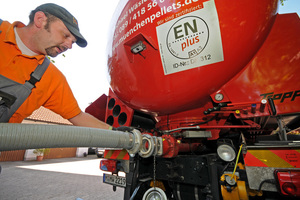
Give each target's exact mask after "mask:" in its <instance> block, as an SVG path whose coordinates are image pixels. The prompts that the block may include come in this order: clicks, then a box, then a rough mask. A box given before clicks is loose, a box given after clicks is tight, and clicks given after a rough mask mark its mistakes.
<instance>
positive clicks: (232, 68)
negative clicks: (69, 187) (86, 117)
mask: <svg viewBox="0 0 300 200" xmlns="http://www.w3.org/2000/svg"><path fill="white" fill-rule="evenodd" d="M277 10H278V1H277V0H264V1H261V0H243V1H240V0H230V1H224V0H176V1H170V0H130V1H125V0H124V1H121V2H120V4H119V6H118V8H117V10H116V13H115V17H114V18H113V21H112V25H113V28H112V33H111V38H110V41H109V44H108V54H107V56H108V57H107V58H108V63H107V72H108V79H109V83H110V90H109V94H108V96H106V95H102V96H101V97H100V98H99V99H98V100H96V101H95V102H94V103H92V104H91V105H90V106H89V107H88V108H87V109H86V111H87V112H90V113H91V114H93V115H94V116H96V117H98V118H99V119H102V120H104V121H106V122H107V123H108V124H110V125H112V126H113V127H115V128H118V127H122V128H125V129H126V128H127V129H126V130H127V131H135V130H136V131H139V132H141V133H142V134H143V135H147V136H146V137H144V139H143V142H142V144H141V146H142V149H143V152H142V153H140V152H139V153H138V154H137V155H133V154H129V153H127V152H126V151H124V150H122V149H118V150H116V149H114V150H106V151H105V154H104V157H105V159H103V160H102V161H101V163H100V168H101V169H102V170H104V171H106V172H105V174H104V176H103V181H104V183H108V184H112V185H113V188H114V189H116V187H123V188H125V189H124V199H131V200H139V199H147V200H149V199H170V200H175V199H176V200H193V199H195V200H198V199H205V200H210V199H216V200H219V199H224V200H237V199H291V198H295V199H296V198H300V135H299V129H300V128H299V127H300V20H299V16H298V15H297V14H296V13H291V14H278V13H277ZM131 128H132V129H131ZM123 130H124V129H123ZM149 135H150V136H151V137H148V136H149ZM120 172H124V173H125V176H121V174H120Z"/></svg>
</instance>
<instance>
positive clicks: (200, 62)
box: [156, 0, 224, 75]
mask: <svg viewBox="0 0 300 200" xmlns="http://www.w3.org/2000/svg"><path fill="white" fill-rule="evenodd" d="M182 6H184V4H183V5H182ZM190 9H192V10H195V9H196V10H195V11H193V12H189V13H187V14H184V15H179V14H178V13H177V14H176V15H175V16H178V15H179V16H178V17H176V18H174V19H172V20H170V21H167V22H165V23H163V24H161V25H159V26H157V27H156V32H157V38H158V43H159V50H160V56H161V61H162V65H163V68H164V73H165V75H168V74H172V73H176V72H180V71H184V70H189V69H192V68H196V67H201V66H204V65H209V64H213V63H217V62H221V61H223V60H224V57H223V48H222V40H221V33H220V26H219V19H218V14H217V10H216V6H215V2H214V0H210V1H206V2H203V6H199V5H198V6H195V8H194V9H193V8H190Z"/></svg>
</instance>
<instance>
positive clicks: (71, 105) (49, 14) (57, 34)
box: [0, 3, 111, 129]
mask: <svg viewBox="0 0 300 200" xmlns="http://www.w3.org/2000/svg"><path fill="white" fill-rule="evenodd" d="M29 19H30V22H29V24H28V25H27V26H25V25H24V24H23V23H21V22H14V23H13V24H10V23H9V22H7V21H3V22H2V24H1V25H0V32H1V33H0V75H2V76H3V77H6V78H8V79H10V80H12V81H13V82H16V83H17V84H24V85H25V83H26V82H28V80H31V73H32V72H33V71H35V69H36V68H37V66H38V65H40V64H42V63H43V61H44V60H45V57H46V55H49V56H51V57H55V56H57V55H58V54H61V53H63V52H65V51H66V50H68V49H71V48H72V45H73V44H74V43H77V45H79V46H80V47H85V46H86V45H87V42H86V40H85V39H84V37H83V36H82V35H81V34H80V32H79V28H78V22H77V20H76V18H75V17H74V16H73V15H72V14H70V13H69V12H68V11H67V10H66V9H64V8H63V7H61V6H58V5H56V4H52V3H48V4H43V5H41V6H39V7H37V8H36V9H35V10H33V11H32V12H31V14H30V16H29ZM47 66H48V65H47ZM0 82H1V80H0ZM2 82H4V81H2ZM29 82H30V81H29ZM0 91H1V86H0ZM0 97H1V96H0ZM1 99H2V98H0V100H1ZM40 106H44V107H46V108H48V109H50V110H52V111H54V112H56V113H58V114H60V115H61V116H62V117H64V118H66V119H68V120H69V121H70V122H71V123H72V124H74V125H76V126H86V127H95V128H102V129H111V127H110V126H109V125H108V124H106V123H104V122H102V121H99V120H98V119H96V118H95V117H93V116H91V115H89V114H87V113H84V112H82V111H81V110H80V108H79V106H78V104H77V101H76V100H75V98H74V96H73V93H72V91H71V89H70V87H69V85H68V83H67V81H66V78H65V77H64V75H63V74H62V73H61V72H60V71H59V70H58V69H57V68H56V67H55V66H54V65H53V63H50V64H49V66H48V67H47V68H46V71H45V72H44V74H43V75H42V77H41V79H40V80H39V81H37V82H36V83H35V85H34V87H33V88H32V90H31V93H30V95H29V96H28V97H27V98H26V100H25V101H24V103H22V104H21V106H20V107H19V108H18V109H17V110H16V111H15V112H14V114H13V115H12V116H11V117H10V118H9V122H10V123H20V122H22V120H23V119H24V118H26V117H28V116H29V115H31V114H32V112H33V111H34V110H36V109H38V108H39V107H40ZM0 115H1V113H0Z"/></svg>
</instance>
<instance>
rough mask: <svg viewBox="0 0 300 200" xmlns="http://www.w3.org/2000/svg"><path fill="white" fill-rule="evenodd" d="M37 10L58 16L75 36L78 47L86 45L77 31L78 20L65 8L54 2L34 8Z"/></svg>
mask: <svg viewBox="0 0 300 200" xmlns="http://www.w3.org/2000/svg"><path fill="white" fill-rule="evenodd" d="M36 10H37V11H42V12H47V13H49V14H51V15H54V16H55V17H57V18H59V19H60V20H61V21H62V22H63V23H64V24H65V26H66V27H67V28H68V29H69V31H70V32H71V33H72V34H73V35H74V36H75V37H76V39H77V41H76V44H78V46H80V47H86V45H87V41H86V40H85V39H84V37H83V36H82V35H81V33H80V32H79V27H78V21H77V20H76V18H75V17H74V16H73V15H72V14H71V13H69V12H68V11H67V10H66V9H65V8H63V7H61V6H59V5H56V4H54V3H46V4H43V5H40V6H38V7H37V8H36Z"/></svg>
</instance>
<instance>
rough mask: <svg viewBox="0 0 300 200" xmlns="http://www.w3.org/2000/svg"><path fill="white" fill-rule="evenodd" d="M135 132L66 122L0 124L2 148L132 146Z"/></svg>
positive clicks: (125, 147)
mask: <svg viewBox="0 0 300 200" xmlns="http://www.w3.org/2000/svg"><path fill="white" fill-rule="evenodd" d="M135 140H136V138H135V136H134V134H133V133H128V132H121V131H111V130H103V129H96V128H86V127H77V126H63V125H40V124H38V125H37V124H34V125H33V124H11V123H0V151H11V150H21V149H37V148H58V147H103V148H124V149H133V148H134V145H135V143H136V141H135Z"/></svg>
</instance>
